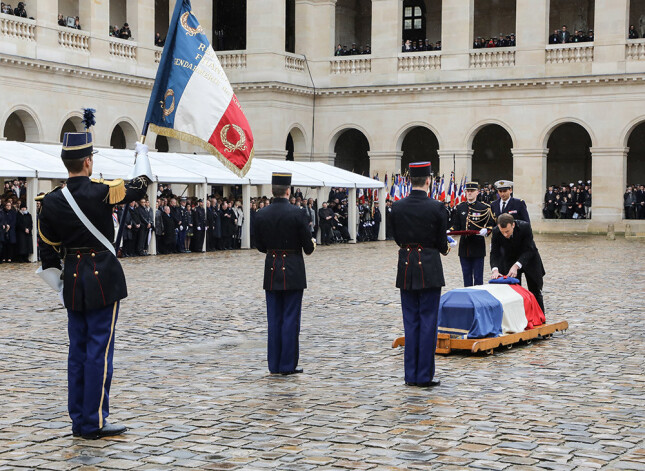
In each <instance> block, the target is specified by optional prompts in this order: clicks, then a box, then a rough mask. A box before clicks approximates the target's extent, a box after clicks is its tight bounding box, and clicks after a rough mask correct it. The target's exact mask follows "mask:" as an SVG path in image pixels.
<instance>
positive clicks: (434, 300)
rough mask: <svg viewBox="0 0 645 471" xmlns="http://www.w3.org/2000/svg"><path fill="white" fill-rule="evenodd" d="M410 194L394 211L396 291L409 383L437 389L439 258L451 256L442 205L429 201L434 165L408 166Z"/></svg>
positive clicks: (426, 163)
mask: <svg viewBox="0 0 645 471" xmlns="http://www.w3.org/2000/svg"><path fill="white" fill-rule="evenodd" d="M410 178H411V181H412V192H411V193H410V195H409V196H408V197H407V198H403V199H402V200H399V201H397V202H395V203H394V205H393V206H392V216H391V218H392V234H393V236H394V240H395V241H396V243H397V244H398V245H399V247H400V249H399V262H398V271H397V275H396V287H397V288H399V289H400V290H401V309H402V310H403V326H404V328H405V354H404V356H405V383H406V384H407V385H410V386H420V387H431V386H437V385H438V384H439V381H434V380H433V378H434V369H435V368H434V355H435V349H436V346H437V316H438V311H439V298H440V297H441V287H442V286H444V285H445V281H444V278H443V266H442V264H441V257H440V254H443V255H447V254H448V252H449V251H450V248H449V247H448V240H447V237H446V228H447V226H448V224H447V218H446V211H445V209H444V208H443V204H442V203H440V202H439V201H436V200H433V199H431V198H428V187H429V185H430V163H429V162H421V163H413V164H410Z"/></svg>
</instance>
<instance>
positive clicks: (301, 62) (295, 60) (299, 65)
mask: <svg viewBox="0 0 645 471" xmlns="http://www.w3.org/2000/svg"><path fill="white" fill-rule="evenodd" d="M284 68H285V69H287V70H294V71H296V72H304V70H305V59H304V58H303V57H301V56H296V55H290V54H287V55H286V56H284Z"/></svg>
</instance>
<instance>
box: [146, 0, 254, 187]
mask: <svg viewBox="0 0 645 471" xmlns="http://www.w3.org/2000/svg"><path fill="white" fill-rule="evenodd" d="M148 126H149V127H150V129H151V130H152V131H153V132H155V133H157V134H159V135H162V136H168V137H173V138H175V139H180V140H182V141H186V142H189V143H191V144H194V145H198V146H201V147H202V148H204V149H205V150H206V151H208V152H210V153H211V154H213V155H215V156H216V157H217V158H218V159H219V160H220V161H221V162H222V163H223V164H224V165H226V167H228V168H229V169H230V170H231V171H233V172H234V173H235V174H237V175H238V176H244V174H246V172H247V170H248V169H249V167H250V165H251V160H252V159H253V134H252V133H251V127H250V126H249V123H248V121H247V119H246V117H245V116H244V113H243V112H242V108H241V106H240V103H239V101H238V100H237V97H236V96H235V93H233V89H232V88H231V84H230V83H229V81H228V78H227V77H226V74H225V73H224V70H223V69H222V66H221V64H220V62H219V60H218V59H217V56H216V55H215V51H213V48H212V47H211V45H210V42H209V41H208V38H207V37H206V35H205V34H204V30H203V29H202V27H201V25H200V24H199V22H198V21H197V18H196V17H195V15H193V13H192V11H191V4H190V0H177V4H176V5H175V11H174V13H173V15H172V20H171V22H170V27H169V29H168V36H167V37H166V43H165V47H164V50H163V54H162V55H161V61H160V63H159V69H158V71H157V77H156V79H155V84H154V87H153V90H152V94H151V96H150V103H149V104H148V112H147V114H146V125H145V127H144V132H143V133H144V135H145V134H146V131H147V129H148Z"/></svg>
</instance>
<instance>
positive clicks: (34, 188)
mask: <svg viewBox="0 0 645 471" xmlns="http://www.w3.org/2000/svg"><path fill="white" fill-rule="evenodd" d="M37 194H38V178H27V211H29V214H31V220H32V222H33V226H32V227H31V234H30V235H31V247H32V248H33V252H32V253H31V255H29V261H30V262H32V263H33V262H37V261H38V211H36V201H35V199H36V195H37Z"/></svg>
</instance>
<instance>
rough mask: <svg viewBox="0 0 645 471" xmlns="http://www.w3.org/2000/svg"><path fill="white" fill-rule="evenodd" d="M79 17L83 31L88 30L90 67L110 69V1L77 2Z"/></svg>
mask: <svg viewBox="0 0 645 471" xmlns="http://www.w3.org/2000/svg"><path fill="white" fill-rule="evenodd" d="M78 16H79V18H80V23H81V27H82V28H83V30H84V31H89V32H90V35H91V37H90V51H91V52H92V54H91V55H90V67H91V68H96V69H106V70H111V69H113V68H114V63H113V62H112V60H111V57H110V46H109V37H110V31H109V29H110V2H96V1H93V2H87V1H85V2H82V1H81V2H79V15H78Z"/></svg>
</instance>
